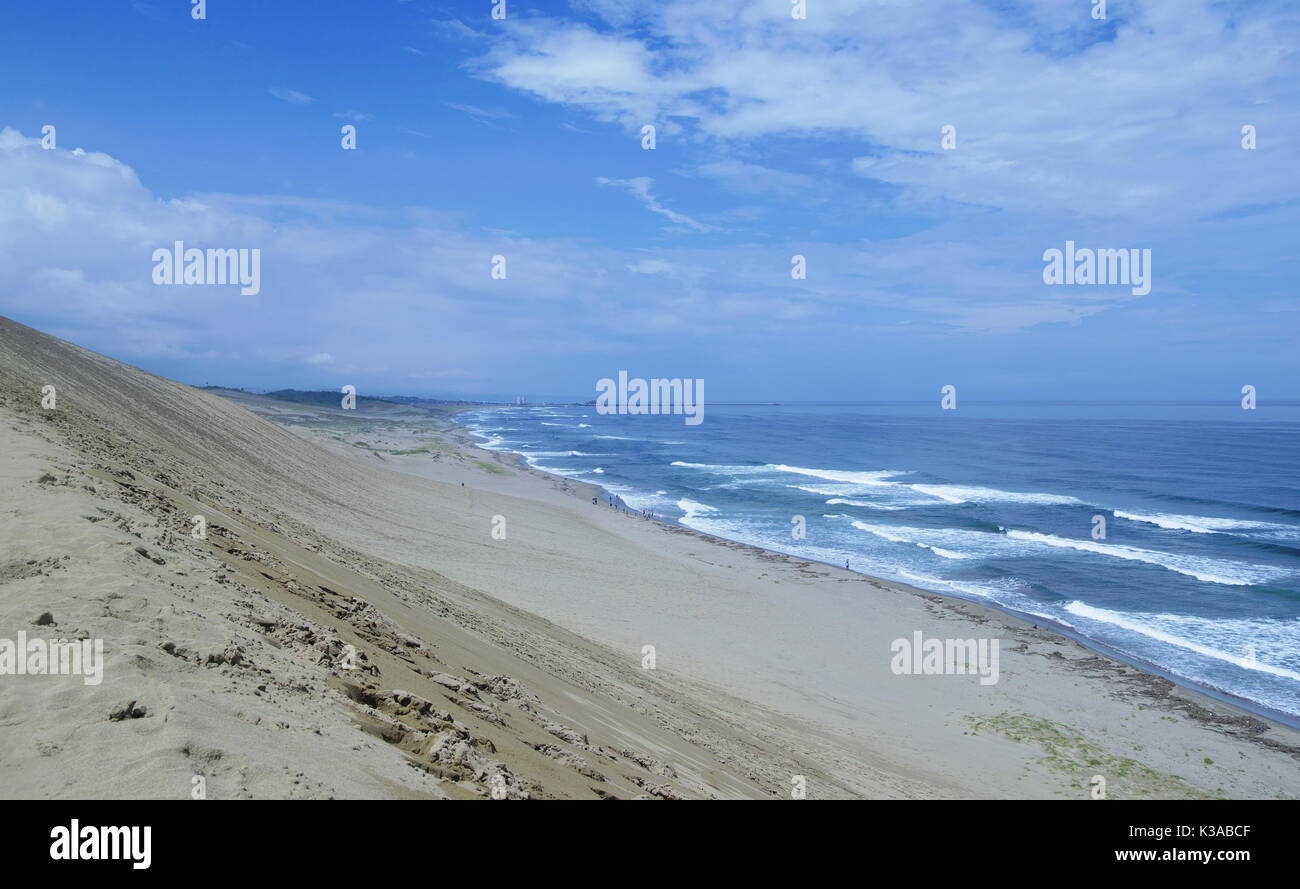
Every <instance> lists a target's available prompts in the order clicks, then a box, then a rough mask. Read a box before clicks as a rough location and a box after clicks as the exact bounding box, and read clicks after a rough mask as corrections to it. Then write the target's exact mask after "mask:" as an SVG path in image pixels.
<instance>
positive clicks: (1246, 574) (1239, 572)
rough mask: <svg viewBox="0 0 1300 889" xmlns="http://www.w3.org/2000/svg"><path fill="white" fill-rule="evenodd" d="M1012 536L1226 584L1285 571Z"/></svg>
mask: <svg viewBox="0 0 1300 889" xmlns="http://www.w3.org/2000/svg"><path fill="white" fill-rule="evenodd" d="M1007 536H1008V537H1010V538H1011V539H1013V540H1023V541H1027V542H1030V543H1039V544H1042V545H1044V546H1054V547H1058V548H1061V549H1076V550H1079V551H1081V552H1089V553H1097V554H1098V555H1103V556H1111V557H1113V558H1116V559H1126V560H1128V561H1131V562H1146V563H1147V564H1148V565H1159V566H1160V567H1161V568H1167V569H1169V570H1170V571H1176V572H1178V573H1179V574H1185V575H1187V576H1188V577H1195V578H1196V579H1197V580H1202V581H1205V582H1206V583H1222V584H1228V585H1229V586H1252V585H1254V584H1258V583H1267V582H1268V581H1271V580H1278V579H1280V578H1282V577H1285V576H1286V575H1287V574H1288V573H1289V572H1287V571H1283V570H1281V569H1277V568H1271V567H1269V566H1267V565H1252V564H1249V563H1247V562H1235V561H1229V560H1227V559H1212V558H1207V557H1205V556H1191V555H1183V554H1179V553H1166V552H1160V551H1158V550H1150V549H1139V548H1138V547H1135V546H1122V545H1120V544H1118V543H1098V542H1097V541H1095V540H1079V539H1074V538H1068V537H1057V536H1056V535H1054V534H1040V533H1039V532H1037V531H1014V530H1009V531H1007Z"/></svg>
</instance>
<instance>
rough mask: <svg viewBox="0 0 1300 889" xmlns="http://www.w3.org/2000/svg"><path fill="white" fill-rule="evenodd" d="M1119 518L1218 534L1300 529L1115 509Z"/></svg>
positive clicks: (1245, 521)
mask: <svg viewBox="0 0 1300 889" xmlns="http://www.w3.org/2000/svg"><path fill="white" fill-rule="evenodd" d="M1114 513H1115V517H1116V518H1118V519H1128V520H1129V521H1131V522H1145V523H1146V524H1148V525H1156V526H1157V527H1160V528H1164V529H1165V530H1167V531H1191V532H1192V533H1193V534H1216V533H1220V532H1224V531H1227V532H1232V531H1256V530H1258V531H1293V530H1295V531H1300V528H1296V526H1294V525H1279V524H1276V523H1274V522H1252V521H1249V520H1246V519H1219V518H1213V517H1211V516H1199V515H1179V514H1177V513H1168V512H1153V513H1145V514H1144V513H1136V512H1127V511H1125V510H1122V509H1116V510H1114Z"/></svg>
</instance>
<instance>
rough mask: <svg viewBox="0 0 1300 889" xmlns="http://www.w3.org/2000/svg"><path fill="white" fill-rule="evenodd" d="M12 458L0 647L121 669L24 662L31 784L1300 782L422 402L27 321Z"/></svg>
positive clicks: (10, 720)
mask: <svg viewBox="0 0 1300 889" xmlns="http://www.w3.org/2000/svg"><path fill="white" fill-rule="evenodd" d="M44 386H53V387H55V392H56V394H57V402H56V405H55V407H53V408H52V409H48V408H43V407H42V404H41V402H42V387H44ZM249 408H251V410H250V409H249ZM254 411H256V413H255V412H254ZM258 413H261V414H263V415H265V416H267V417H271V418H273V419H274V420H275V422H271V421H269V420H268V419H264V418H263V417H262V416H258ZM335 415H337V416H335ZM329 423H337V424H348V423H357V424H365V423H369V424H371V427H373V428H379V429H380V433H379V436H380V437H382V436H388V437H389V438H391V439H393V443H394V444H395V445H400V444H401V443H403V442H408V443H409V441H411V440H419V439H420V437H421V436H425V446H423V447H401V446H392V447H386V446H383V442H382V441H379V438H377V437H376V436H375V435H370V436H369V437H370V439H371V440H368V441H367V442H366V443H365V444H366V447H360V446H357V445H355V444H354V443H353V442H354V441H356V437H355V436H351V435H338V434H333V433H331V432H330V431H329V429H328V428H326V426H327V425H328V424H329ZM336 428H340V429H343V428H348V427H346V425H341V426H337V427H336ZM421 430H425V431H421ZM439 430H441V431H439ZM429 441H432V442H434V444H432V445H430V444H428V442H429ZM404 451H405V452H406V453H403V452H404ZM0 455H2V456H0V638H3V639H16V638H17V636H18V634H19V633H20V632H23V633H25V634H26V635H27V636H28V637H29V638H31V637H40V638H43V639H48V640H55V639H83V638H86V639H101V640H103V646H104V657H105V664H104V671H103V681H102V682H100V683H99V684H97V685H89V684H86V683H85V682H84V681H83V680H82V679H81V678H80V677H76V676H39V675H37V676H32V675H27V676H12V675H9V676H0V751H2V752H0V795H2V796H5V797H44V796H57V797H104V796H124V797H186V796H190V795H192V794H195V793H198V792H200V791H201V792H202V793H204V794H206V795H207V796H208V797H210V798H228V797H485V798H486V797H493V796H495V797H497V798H503V797H504V798H517V797H532V798H607V797H618V798H628V797H635V796H645V797H657V798H677V797H686V798H696V797H705V798H708V797H755V798H758V797H771V798H789V797H790V795H791V788H792V786H793V785H792V782H793V780H794V779H795V777H796V776H802V777H803V778H804V779H805V781H806V785H807V788H808V796H809V797H812V798H818V797H847V796H884V797H930V796H975V797H1000V796H1060V797H1066V798H1080V799H1082V798H1086V797H1087V796H1088V795H1089V788H1090V781H1091V779H1092V776H1094V775H1097V774H1100V775H1103V776H1104V777H1106V780H1107V790H1108V793H1109V794H1110V795H1111V796H1114V797H1121V798H1124V797H1147V796H1157V797H1169V796H1172V797H1184V796H1192V797H1195V796H1247V797H1256V796H1258V797H1264V796H1289V797H1291V796H1300V769H1297V758H1298V754H1297V749H1298V748H1300V737H1298V735H1297V733H1296V732H1294V731H1292V730H1291V729H1289V728H1286V727H1283V726H1279V725H1276V724H1274V723H1271V722H1270V721H1268V720H1263V719H1259V718H1256V717H1254V716H1250V715H1248V714H1245V713H1242V712H1241V711H1238V710H1236V709H1235V708H1232V707H1230V706H1227V705H1225V704H1221V703H1219V702H1217V701H1213V700H1211V699H1209V698H1207V697H1205V696H1202V695H1198V694H1196V693H1194V692H1190V691H1186V690H1182V689H1177V688H1176V687H1174V686H1173V685H1172V684H1171V683H1168V682H1166V681H1165V680H1162V679H1158V678H1156V677H1152V676H1150V675H1148V674H1146V673H1143V672H1141V671H1139V670H1136V669H1134V668H1132V667H1127V666H1125V665H1122V664H1118V663H1116V662H1114V661H1112V660H1110V659H1107V658H1104V657H1100V656H1098V655H1096V654H1094V653H1092V652H1090V651H1088V650H1087V649H1084V648H1083V647H1082V646H1079V645H1077V644H1076V643H1074V642H1072V641H1070V640H1067V639H1063V638H1060V637H1058V636H1056V635H1054V634H1052V633H1049V632H1047V631H1046V630H1043V629H1040V628H1035V627H1032V626H1030V625H1028V624H1025V623H1023V622H1021V621H1017V620H1014V619H1011V618H1008V617H1005V616H1003V615H1001V614H999V613H997V612H994V611H992V610H989V609H984V608H980V607H978V606H974V605H970V604H967V603H959V602H954V601H952V600H948V599H944V598H942V597H939V596H934V595H931V594H923V593H920V592H919V591H915V590H911V589H909V588H906V587H902V586H899V585H895V584H888V583H885V582H882V581H875V580H873V579H871V578H865V577H862V576H860V575H854V574H850V573H848V572H844V571H839V570H837V569H833V568H829V567H826V566H821V565H810V564H809V563H807V562H803V561H800V560H797V559H792V558H787V557H785V556H779V555H776V554H772V553H766V552H763V551H761V550H756V549H753V548H752V547H746V546H742V545H739V544H732V543H728V542H725V541H717V540H713V539H710V538H706V537H704V536H703V535H699V534H696V533H694V532H689V531H686V530H685V529H681V528H676V527H672V526H665V525H660V524H657V523H652V522H647V521H644V520H641V519H639V518H632V517H629V516H627V515H625V514H622V513H620V512H618V511H616V510H610V509H608V508H601V507H598V506H593V505H591V502H590V500H591V492H590V490H589V489H585V488H584V487H583V486H581V485H576V484H573V483H571V482H566V481H564V480H562V479H557V478H555V477H553V476H549V475H546V474H544V473H538V472H535V471H532V470H528V469H525V468H522V467H518V466H515V465H513V464H512V463H511V461H508V460H505V459H503V458H498V457H496V456H494V455H492V454H490V453H488V452H484V451H480V450H478V449H476V448H474V447H473V445H472V444H471V443H469V442H468V441H467V440H466V439H465V438H464V437H463V436H460V435H458V434H457V433H455V432H454V431H448V430H447V429H446V423H445V421H443V420H441V419H440V418H439V416H438V415H436V414H433V413H429V412H423V411H421V409H419V408H403V409H401V410H394V411H391V412H388V413H386V414H379V415H372V416H346V415H344V414H343V412H341V411H337V412H331V411H328V410H322V409H316V408H309V407H302V406H297V405H286V404H285V403H283V402H272V401H270V400H268V399H259V398H256V397H252V396H245V395H240V394H237V393H229V397H221V396H220V395H217V394H213V393H211V392H206V391H201V390H196V389H194V388H191V387H188V386H185V385H182V384H179V383H175V382H172V381H169V380H166V379H163V378H160V377H157V376H154V375H151V374H148V373H145V372H143V371H140V370H137V369H135V368H132V367H129V366H127V365H124V364H121V363H119V362H117V361H113V360H112V359H109V358H105V357H103V356H100V355H96V354H94V353H91V352H88V351H86V350H84V349H81V348H78V347H76V346H73V345H71V344H68V343H65V342H63V341H60V340H58V339H55V338H53V337H50V336H47V335H45V334H42V333H40V332H38V331H34V330H32V329H30V328H27V327H24V326H22V325H19V324H16V323H14V322H12V321H9V320H7V319H0ZM196 516H200V517H202V520H203V522H202V524H203V527H204V530H205V532H206V533H205V536H204V538H203V539H197V538H196V537H195V536H194V535H193V533H192V532H193V531H194V529H195V527H196V526H195V524H194V521H193V520H194V517H196ZM500 527H504V528H505V534H504V536H501V535H499V534H498V535H494V534H493V533H492V532H493V529H494V528H500ZM918 630H919V631H923V632H924V633H925V634H926V635H927V636H937V637H940V638H945V637H961V638H966V637H973V636H981V637H988V636H996V637H998V638H1000V639H1001V640H1002V651H1003V653H1002V659H1001V672H1002V678H1001V681H1000V682H999V683H998V684H997V685H994V686H982V685H980V684H979V682H978V681H977V680H976V678H975V677H971V676H963V677H952V676H945V677H923V676H914V677H900V676H896V675H894V674H892V673H891V672H890V670H889V669H888V664H889V660H890V653H889V641H890V640H892V639H894V638H897V637H904V636H906V637H910V636H911V634H912V633H913V631H918ZM646 645H653V646H655V651H656V657H657V663H656V665H655V668H654V669H647V668H646V667H645V666H644V663H645V662H644V660H643V657H644V655H643V650H644V646H646Z"/></svg>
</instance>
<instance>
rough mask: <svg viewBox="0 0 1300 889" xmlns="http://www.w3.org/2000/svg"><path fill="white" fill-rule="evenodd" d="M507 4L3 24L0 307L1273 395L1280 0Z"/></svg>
mask: <svg viewBox="0 0 1300 889" xmlns="http://www.w3.org/2000/svg"><path fill="white" fill-rule="evenodd" d="M500 5H501V4H500V0H465V2H460V3H427V2H421V0H320V2H307V0H278V2H275V3H266V2H261V0H209V2H207V3H206V6H205V9H204V13H205V15H206V18H202V19H196V18H195V17H194V11H195V7H193V6H192V3H191V0H72V2H60V3H20V2H14V0H10V2H3V3H0V314H3V315H5V316H8V317H10V318H13V319H15V320H17V321H20V322H22V323H24V324H28V325H31V326H33V327H36V328H39V329H41V330H44V331H46V332H49V333H52V334H54V335H56V336H59V337H62V338H65V339H68V340H71V341H73V342H75V343H78V344H79V345H82V346H85V347H87V348H90V349H93V350H95V351H98V352H102V353H105V354H108V355H111V356H112V357H114V358H118V359H120V360H123V361H126V362H128V363H131V364H134V365H136V366H139V367H142V368H145V369H146V370H149V371H152V372H154V373H159V374H162V375H164V376H168V377H172V378H174V379H179V380H181V381H183V382H187V383H192V384H195V385H205V384H221V385H230V386H240V387H246V388H253V389H274V388H283V387H294V388H300V389H334V390H338V389H339V388H341V387H342V386H343V385H354V386H356V387H357V389H358V391H359V392H360V393H362V394H414V395H433V396H443V397H470V398H482V399H496V398H509V399H513V398H514V396H516V395H524V396H526V397H528V398H529V399H530V400H533V401H539V400H544V399H578V400H587V399H591V398H594V397H595V395H596V389H595V387H596V382H597V380H599V379H601V378H603V377H614V376H616V375H617V373H618V371H620V370H626V371H627V372H628V373H629V375H630V376H632V377H647V378H649V377H676V378H694V379H704V380H706V382H707V391H708V397H709V400H711V401H751V400H791V401H793V400H909V399H934V400H936V401H937V400H938V399H939V397H940V389H941V387H942V386H945V385H953V386H956V388H957V391H958V392H959V394H960V396H961V397H962V398H963V399H966V400H993V399H1013V400H1014V399H1070V400H1074V399H1082V400H1094V399H1095V400H1114V399H1118V400H1146V399H1151V400H1159V399H1189V400H1201V399H1208V400H1219V399H1223V400H1231V399H1238V398H1240V394H1239V393H1240V391H1241V388H1242V386H1244V385H1253V386H1255V387H1256V390H1257V392H1258V397H1259V399H1260V401H1261V402H1264V401H1266V400H1269V399H1296V398H1300V349H1297V341H1298V340H1300V337H1298V336H1297V334H1300V299H1297V285H1296V280H1297V276H1298V274H1300V239H1298V238H1297V235H1298V234H1300V4H1298V3H1296V2H1295V0H1218V2H1210V0H1159V2H1149V0H1109V2H1107V3H1106V4H1105V5H1106V10H1105V17H1104V18H1101V17H1100V16H1099V15H1098V12H1099V11H1100V10H1098V9H1097V5H1098V0H857V2H853V0H806V3H805V4H804V9H805V13H806V15H805V17H803V18H796V17H795V15H794V14H795V13H797V12H798V9H797V4H796V3H795V2H794V0H712V2H704V0H681V2H679V0H648V2H640V0H574V2H571V3H565V2H558V0H557V2H546V3H541V2H529V0H505V5H504V17H503V18H502V17H495V18H494V16H493V9H494V7H497V8H498V9H499V7H500ZM347 125H350V126H353V127H355V138H356V148H355V149H345V148H344V147H343V144H342V143H343V138H344V137H343V135H342V128H343V127H344V126H347ZM46 126H52V127H54V131H53V133H54V141H53V147H51V148H48V149H47V148H44V147H42V138H43V137H42V132H43V130H42V128H43V127H46ZM646 126H653V127H654V136H655V140H654V147H653V148H646V147H643V146H644V145H645V138H644V135H643V133H644V130H643V128H644V127H646ZM945 127H952V128H953V129H952V130H949V131H947V132H949V133H951V134H952V138H951V139H949V141H948V144H949V145H952V146H955V147H945V146H944V139H945ZM1245 127H1251V128H1253V130H1252V132H1253V139H1254V143H1253V144H1254V146H1255V147H1254V148H1247V147H1244V144H1245V142H1246V141H1248V139H1247V136H1245V135H1243V128H1245ZM46 141H47V142H48V141H49V140H48V139H47V140H46ZM176 241H183V242H184V243H185V245H186V246H187V247H197V248H200V249H207V248H219V249H238V248H245V249H249V250H252V249H257V250H259V251H260V253H259V256H260V291H259V292H257V293H256V294H246V293H243V292H241V288H240V287H239V286H238V285H222V284H205V285H198V284H189V285H178V284H157V283H155V281H154V272H155V262H154V260H153V255H154V251H155V250H157V249H160V248H165V249H170V248H171V247H172V245H173V244H174V242H176ZM1067 241H1073V242H1074V243H1075V245H1076V247H1077V248H1092V249H1138V250H1150V251H1151V254H1150V256H1151V265H1150V274H1151V281H1150V290H1149V292H1147V293H1135V292H1134V291H1135V290H1141V289H1142V288H1135V287H1131V286H1124V285H1109V284H1056V285H1049V284H1047V283H1045V281H1044V267H1045V265H1046V262H1045V261H1044V254H1045V251H1048V250H1051V249H1057V250H1061V251H1064V250H1065V247H1066V242H1067ZM796 255H798V256H802V257H804V266H805V269H806V277H804V278H802V279H798V278H795V277H793V276H792V269H793V268H794V266H793V264H792V258H793V257H794V256H796ZM496 256H501V257H504V258H505V277H504V278H499V277H497V278H494V277H493V275H492V271H493V257H496Z"/></svg>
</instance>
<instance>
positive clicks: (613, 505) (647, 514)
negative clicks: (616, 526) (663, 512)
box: [591, 494, 655, 521]
mask: <svg viewBox="0 0 1300 889" xmlns="http://www.w3.org/2000/svg"><path fill="white" fill-rule="evenodd" d="M605 500H606V502H607V503H608V504H609V508H610V509H617V508H618V503H617V498H616V497H614V495H613V494H610V495H608V496H607V497H606V498H605ZM599 502H600V498H599V497H592V498H591V505H592V506H595V505H596V504H597V503H599ZM623 511H624V512H628V513H630V512H631V511H632V510H630V509H626V508H625V509H624V510H623ZM641 517H642V518H643V519H645V520H647V521H649V520H650V519H653V518H654V517H655V514H654V513H653V512H651V511H650V510H648V509H643V510H641Z"/></svg>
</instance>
